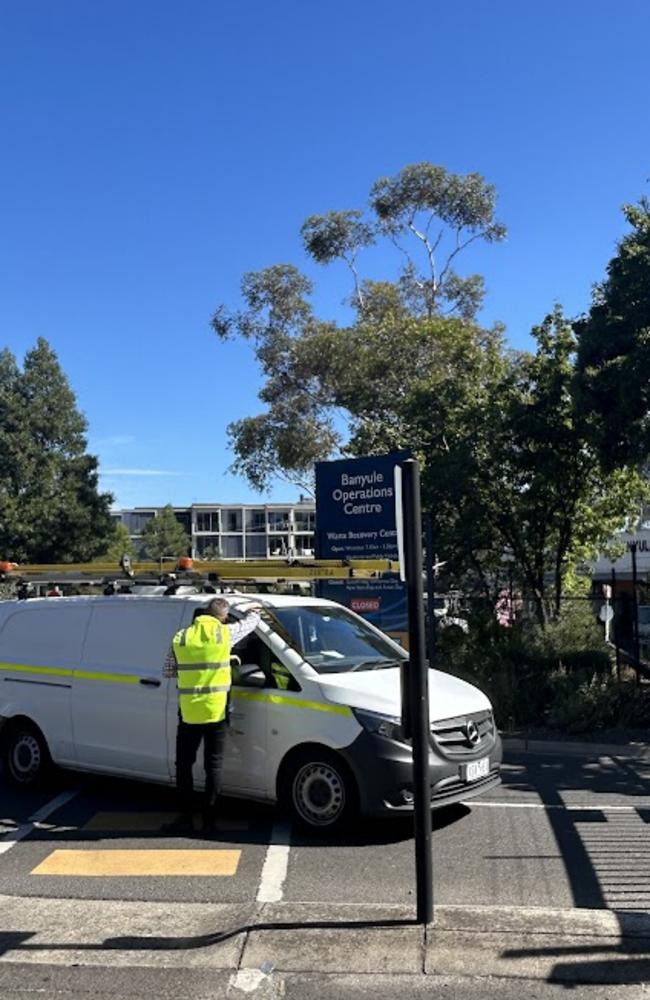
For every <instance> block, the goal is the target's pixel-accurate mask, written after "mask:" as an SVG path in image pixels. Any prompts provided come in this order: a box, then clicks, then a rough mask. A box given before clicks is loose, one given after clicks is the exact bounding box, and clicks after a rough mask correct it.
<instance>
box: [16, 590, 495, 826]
mask: <svg viewBox="0 0 650 1000" xmlns="http://www.w3.org/2000/svg"><path fill="white" fill-rule="evenodd" d="M227 599H228V600H229V602H230V606H231V615H232V618H233V619H237V618H238V617H241V615H242V614H243V611H244V610H245V608H246V606H247V605H248V604H249V603H250V601H251V600H252V599H254V600H255V602H256V603H261V604H263V605H264V612H263V620H262V622H261V624H260V626H259V628H258V629H257V630H256V632H254V633H252V634H251V635H249V636H247V637H246V639H245V640H244V641H243V642H242V643H240V644H239V645H238V646H236V647H235V649H234V652H235V653H236V654H237V658H238V659H239V660H240V661H241V662H240V663H239V664H238V665H235V666H234V667H233V688H232V692H231V699H232V716H231V724H230V728H229V732H228V738H227V741H226V746H227V749H226V755H225V763H224V772H223V780H224V792H225V793H226V794H229V795H234V796H241V797H246V798H252V799H259V800H266V801H269V802H274V801H276V800H280V801H281V802H282V803H284V804H285V805H286V806H287V807H288V808H289V809H290V810H291V811H292V812H293V814H294V815H295V817H297V818H298V819H299V820H300V821H301V822H302V823H303V824H304V825H306V826H309V827H314V828H326V827H333V826H336V825H338V824H340V823H342V822H345V821H346V820H347V819H349V818H350V817H351V816H352V815H354V814H355V813H356V812H357V810H361V811H362V812H363V813H365V814H372V815H390V814H400V813H405V812H409V811H410V810H412V808H413V791H412V753H411V747H410V744H409V741H408V740H407V739H406V738H405V736H404V733H403V731H402V728H401V721H400V664H401V663H402V662H403V661H404V658H405V655H406V654H405V652H404V650H403V649H402V648H401V647H400V646H399V645H397V644H396V643H395V642H393V641H392V640H391V639H389V638H388V637H387V636H386V635H384V634H383V633H382V632H380V631H379V630H378V629H377V628H375V627H374V626H373V625H371V624H369V623H368V622H366V621H364V620H363V619H362V618H360V617H359V616H358V615H356V614H354V612H352V611H349V610H347V609H346V608H343V607H341V606H340V605H338V604H335V603H334V602H331V601H324V600H317V599H314V598H305V597H300V596H280V595H274V596H270V595H261V596H259V597H257V596H256V597H254V598H252V597H251V595H245V596H244V595H232V596H228V597H227ZM204 603H205V596H203V597H201V596H197V595H193V596H181V597H179V596H171V595H170V596H164V597H163V596H145V595H133V596H120V595H116V596H110V597H68V598H66V597H63V598H60V599H59V600H56V601H52V600H47V599H35V600H31V601H8V602H4V603H3V604H0V759H1V760H2V764H3V769H4V771H5V772H6V775H7V777H8V778H9V779H10V780H11V781H13V782H14V783H16V784H18V785H21V786H24V787H29V786H30V785H33V784H34V783H35V782H37V781H38V780H39V779H40V778H41V777H42V776H43V774H44V772H45V770H46V768H47V765H48V764H50V763H51V762H54V763H55V764H57V765H59V766H61V767H66V768H74V769H77V770H80V771H88V772H97V773H102V774H113V775H122V776H124V777H128V778H137V779H144V780H147V781H155V782H161V783H164V784H172V783H173V782H174V773H175V761H174V750H175V733H176V725H177V694H176V689H175V682H174V681H173V680H167V679H165V678H164V677H163V672H162V665H163V661H164V659H165V655H166V653H167V651H168V649H169V646H170V641H171V638H172V636H173V634H174V633H175V632H176V631H177V630H178V629H179V628H181V627H183V626H185V625H188V624H189V623H190V621H191V619H192V614H193V612H194V610H195V608H196V607H197V606H198V605H200V604H204ZM274 663H275V664H277V663H280V664H281V665H283V666H284V667H285V668H286V670H284V671H283V675H284V681H283V685H282V688H279V687H278V686H277V685H276V681H275V677H277V676H278V673H279V672H278V670H277V668H276V670H275V672H274V670H273V665H274ZM287 672H288V674H289V680H288V682H287V679H286V677H287ZM430 681H431V683H430V710H431V719H432V723H431V742H430V747H431V749H430V761H431V803H432V806H441V805H446V804H448V803H451V802H457V801H460V800H465V799H470V798H472V797H473V796H475V795H479V794H481V793H482V792H484V791H486V790H488V789H489V788H492V787H493V786H494V785H495V784H497V783H498V782H499V780H500V778H499V771H500V764H501V744H500V740H499V735H498V732H497V729H496V726H495V722H494V717H493V714H492V708H491V706H490V703H489V701H488V699H487V698H486V696H485V695H484V694H483V693H482V692H481V691H479V690H478V689H477V688H476V687H473V686H472V685H470V684H467V683H465V682H464V681H461V680H459V679H458V678H456V677H452V676H450V675H448V674H444V673H439V672H436V671H431V673H430ZM196 777H197V785H198V784H199V783H200V775H199V773H198V769H197V776H196Z"/></svg>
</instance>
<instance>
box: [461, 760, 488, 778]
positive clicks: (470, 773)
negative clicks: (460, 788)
mask: <svg viewBox="0 0 650 1000" xmlns="http://www.w3.org/2000/svg"><path fill="white" fill-rule="evenodd" d="M489 773H490V758H489V757H481V759H480V760H471V761H470V762H469V764H466V765H465V781H478V779H479V778H487V776H488V774H489Z"/></svg>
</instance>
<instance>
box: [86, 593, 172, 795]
mask: <svg viewBox="0 0 650 1000" xmlns="http://www.w3.org/2000/svg"><path fill="white" fill-rule="evenodd" d="M182 610H183V609H182V605H181V604H180V602H175V601H167V602H159V601H152V602H151V603H149V602H147V601H130V600H129V599H125V600H120V599H119V598H117V599H116V600H115V602H114V603H111V601H110V600H109V601H106V602H103V603H96V604H94V605H93V608H92V616H91V619H90V624H89V627H88V633H87V636H86V641H85V643H84V648H83V653H82V660H81V665H80V668H79V669H78V670H77V671H76V672H75V677H74V685H73V691H72V728H73V735H74V744H75V754H76V760H77V763H78V764H79V766H81V767H84V768H88V769H91V770H97V771H104V772H107V773H114V774H124V775H131V776H133V777H142V778H150V779H152V780H155V781H167V782H170V781H171V780H172V779H173V775H172V773H171V771H170V748H169V745H168V729H169V727H168V711H169V701H170V690H169V689H170V687H174V688H175V682H174V681H171V680H167V679H165V678H164V677H163V664H164V660H165V656H166V654H167V651H168V650H169V646H170V644H171V640H172V637H173V635H174V633H175V632H176V631H177V629H178V628H179V624H180V619H181V612H182Z"/></svg>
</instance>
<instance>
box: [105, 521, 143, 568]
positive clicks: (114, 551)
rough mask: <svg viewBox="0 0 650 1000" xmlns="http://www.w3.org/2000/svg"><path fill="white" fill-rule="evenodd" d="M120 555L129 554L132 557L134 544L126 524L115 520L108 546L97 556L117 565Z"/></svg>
mask: <svg viewBox="0 0 650 1000" xmlns="http://www.w3.org/2000/svg"><path fill="white" fill-rule="evenodd" d="M122 556H129V558H130V559H132V558H133V557H134V556H135V545H134V544H133V542H132V540H131V536H130V534H129V529H128V528H127V526H126V525H125V524H122V522H120V521H117V522H116V523H115V524H114V525H113V534H112V536H111V538H110V540H109V544H108V547H107V548H106V550H105V551H104V552H102V553H101V555H99V556H98V557H97V558H98V560H99V561H101V562H112V563H115V565H116V566H119V563H120V559H121V558H122Z"/></svg>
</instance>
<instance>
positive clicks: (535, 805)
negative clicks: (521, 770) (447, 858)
mask: <svg viewBox="0 0 650 1000" xmlns="http://www.w3.org/2000/svg"><path fill="white" fill-rule="evenodd" d="M463 804H464V805H466V806H468V807H469V808H470V809H475V808H481V809H544V810H547V811H548V810H549V809H561V810H562V811H563V812H631V813H635V812H636V811H637V808H638V809H650V804H641V805H640V806H607V805H605V806H580V805H571V806H564V805H559V804H558V803H552V804H550V805H546V804H545V803H544V802H476V800H475V799H470V800H469V801H468V802H465V803H463Z"/></svg>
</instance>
